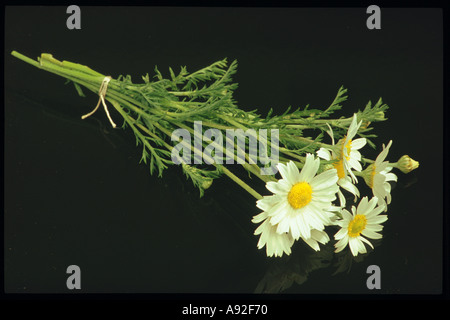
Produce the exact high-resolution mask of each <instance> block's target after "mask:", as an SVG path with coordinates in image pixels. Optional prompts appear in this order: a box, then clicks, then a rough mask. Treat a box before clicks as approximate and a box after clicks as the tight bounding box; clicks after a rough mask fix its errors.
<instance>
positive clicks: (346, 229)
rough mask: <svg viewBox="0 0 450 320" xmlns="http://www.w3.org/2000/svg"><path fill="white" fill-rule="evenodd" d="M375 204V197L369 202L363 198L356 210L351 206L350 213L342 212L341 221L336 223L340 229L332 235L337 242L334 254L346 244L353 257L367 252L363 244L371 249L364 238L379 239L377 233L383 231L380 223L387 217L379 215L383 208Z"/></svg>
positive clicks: (379, 235)
mask: <svg viewBox="0 0 450 320" xmlns="http://www.w3.org/2000/svg"><path fill="white" fill-rule="evenodd" d="M377 202H378V199H377V197H373V198H372V200H370V201H368V199H367V197H364V198H362V199H361V201H360V202H359V205H358V208H355V206H352V213H350V212H348V211H347V210H345V209H343V210H342V220H339V221H337V225H338V226H340V227H341V229H340V230H339V231H338V232H337V233H336V234H335V235H334V238H335V239H336V240H338V241H337V242H336V244H335V248H336V250H335V252H340V251H342V250H343V249H344V248H345V247H346V246H347V244H348V246H349V247H350V250H351V252H352V254H353V255H354V256H357V255H358V253H366V252H367V250H366V247H365V245H364V243H367V244H368V245H369V246H370V247H372V249H373V246H372V244H371V243H370V241H369V240H367V239H366V238H370V239H381V237H382V236H381V234H379V233H378V231H381V230H382V229H383V226H382V225H381V223H383V222H385V221H386V220H387V215H379V214H380V213H381V212H382V211H383V210H384V208H385V207H384V206H378V207H376V205H377ZM375 207H376V208H375Z"/></svg>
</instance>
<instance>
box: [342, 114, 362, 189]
mask: <svg viewBox="0 0 450 320" xmlns="http://www.w3.org/2000/svg"><path fill="white" fill-rule="evenodd" d="M361 124H362V120H361V121H360V122H358V123H357V120H356V113H355V114H353V119H352V123H351V124H350V127H349V128H348V131H347V135H346V136H345V138H343V139H341V140H340V142H338V144H339V143H342V149H341V158H340V159H341V160H342V162H343V164H344V166H345V167H346V169H347V170H348V173H349V174H350V176H351V177H352V180H353V182H357V181H358V180H357V179H356V177H355V175H354V174H353V172H352V170H351V169H353V170H355V171H361V170H362V166H361V163H359V162H360V161H361V153H360V152H359V151H358V150H359V149H361V148H362V147H364V146H365V145H366V142H367V141H366V138H358V139H355V140H353V138H354V137H355V135H356V133H358V130H359V127H361ZM341 141H342V142H341Z"/></svg>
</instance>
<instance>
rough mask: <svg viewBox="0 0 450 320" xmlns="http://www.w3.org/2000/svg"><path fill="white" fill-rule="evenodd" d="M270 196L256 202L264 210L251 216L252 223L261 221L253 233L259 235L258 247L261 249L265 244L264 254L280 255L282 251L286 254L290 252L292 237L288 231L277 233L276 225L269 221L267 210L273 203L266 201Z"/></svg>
mask: <svg viewBox="0 0 450 320" xmlns="http://www.w3.org/2000/svg"><path fill="white" fill-rule="evenodd" d="M268 199H270V197H266V198H263V199H261V200H259V201H258V202H257V206H258V208H260V209H262V210H264V211H263V212H262V213H260V214H258V215H256V216H254V217H253V220H252V222H253V223H260V222H261V221H264V222H263V223H261V225H260V226H259V227H258V228H257V229H256V230H255V235H259V234H260V235H261V236H260V237H259V241H258V244H257V246H258V249H262V248H263V247H264V246H266V254H267V256H268V257H272V256H275V257H281V256H282V255H283V253H286V254H287V255H290V254H291V247H292V245H293V244H294V238H292V236H291V235H290V234H289V233H282V234H280V233H277V232H276V230H277V225H272V224H271V223H270V221H269V220H270V218H269V214H268V213H267V210H269V209H270V208H271V207H272V206H273V204H272V202H271V201H268Z"/></svg>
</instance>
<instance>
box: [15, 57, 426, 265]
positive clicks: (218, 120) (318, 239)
mask: <svg viewBox="0 0 450 320" xmlns="http://www.w3.org/2000/svg"><path fill="white" fill-rule="evenodd" d="M11 54H12V55H13V56H14V57H16V58H18V59H20V60H22V61H24V62H27V63H29V64H31V65H33V66H35V67H37V68H40V69H43V70H45V71H49V72H52V73H54V74H57V75H59V76H61V77H63V78H66V79H67V81H68V82H72V83H73V85H74V87H75V89H76V90H77V92H78V94H80V95H81V96H85V94H84V91H83V89H87V90H90V91H92V92H94V93H95V94H98V96H99V97H98V102H97V105H96V107H95V108H94V109H93V110H92V111H91V112H89V113H87V114H85V115H83V116H82V119H86V118H88V117H89V116H91V115H92V114H93V113H94V112H96V111H97V110H98V108H99V107H100V104H101V105H102V106H103V108H104V111H105V113H106V116H107V118H108V120H109V122H110V123H111V125H112V126H113V127H116V126H117V125H116V122H115V121H114V120H113V118H114V117H116V116H117V114H118V115H120V117H121V120H122V125H121V127H122V128H123V129H128V130H130V131H131V132H133V133H134V135H135V136H136V144H137V145H140V146H141V147H142V159H141V161H143V162H144V163H145V164H148V166H149V168H150V173H151V174H153V173H155V172H158V175H159V176H160V177H161V176H162V175H163V172H164V170H165V169H166V168H167V167H168V166H169V165H179V166H180V167H181V169H182V171H183V173H184V174H185V175H186V177H187V178H188V179H190V180H191V181H192V183H193V184H194V185H195V186H196V187H197V188H198V189H199V192H200V197H201V196H203V194H204V192H205V191H206V190H207V189H208V188H210V187H211V185H212V182H213V180H214V179H217V178H219V177H221V176H223V175H226V176H228V177H229V178H231V179H232V180H233V181H234V182H236V184H238V185H239V186H240V187H242V188H243V189H244V190H246V191H247V192H248V193H249V194H250V195H251V196H252V197H254V198H255V199H256V206H257V207H258V208H259V209H260V210H262V212H261V213H259V214H258V215H256V216H254V217H253V219H252V222H253V223H255V224H259V225H258V226H257V227H256V230H255V235H259V236H260V237H259V241H258V243H257V247H258V248H259V249H262V248H264V247H265V248H266V253H267V256H276V257H281V256H282V255H283V254H287V255H289V254H290V253H291V247H292V245H293V244H294V242H295V241H297V240H300V239H302V240H303V241H304V242H305V243H307V244H308V245H309V246H310V247H312V248H313V249H314V250H316V251H319V250H320V244H325V243H327V242H329V241H330V237H329V236H328V233H327V232H326V230H325V228H326V227H330V226H335V227H337V228H338V231H337V232H336V233H335V234H334V240H335V241H336V242H335V251H336V252H339V251H342V250H343V249H344V248H346V247H347V246H348V247H349V248H350V250H351V253H352V254H353V255H354V256H356V255H358V253H365V252H367V248H366V244H367V245H369V246H372V244H371V242H370V241H369V239H380V238H381V237H382V235H381V233H380V231H381V230H382V228H383V225H382V224H383V223H384V222H385V221H386V220H387V218H388V215H387V214H386V212H387V210H388V206H389V204H390V203H391V184H390V182H392V181H397V176H396V174H395V173H393V172H392V171H393V169H394V168H395V169H398V170H400V171H402V172H403V173H408V172H410V171H412V170H414V169H416V168H417V167H418V166H419V163H418V162H417V161H415V160H413V159H411V158H410V157H409V156H407V155H405V156H402V157H401V158H400V159H399V160H398V161H397V162H389V161H387V160H386V159H387V156H388V152H389V149H390V148H391V146H392V141H389V142H388V143H387V145H384V144H383V145H382V151H381V152H380V153H379V155H378V156H377V157H376V159H368V158H366V157H364V156H363V155H362V154H361V152H362V149H363V148H364V147H365V146H366V145H369V146H370V147H372V148H375V147H376V146H375V144H374V142H373V141H372V138H375V137H376V135H375V134H374V133H373V132H371V131H372V129H373V127H371V124H372V123H374V122H378V121H384V120H386V118H385V112H386V110H387V108H388V106H387V105H386V104H384V103H383V101H382V100H381V99H379V100H378V102H377V103H376V104H374V105H372V103H371V102H369V103H368V104H367V105H366V106H365V108H364V109H363V110H360V111H358V112H357V113H355V114H353V115H351V116H349V117H340V118H334V119H333V118H331V116H332V114H333V113H334V112H335V111H337V110H340V109H341V108H342V103H343V102H344V101H345V100H346V99H347V95H346V94H347V90H346V89H344V88H342V87H341V88H340V89H339V90H338V93H337V95H336V97H335V98H334V100H333V101H332V103H331V104H330V106H328V107H327V108H324V110H318V109H310V108H309V106H306V107H304V108H298V109H296V110H291V108H288V109H287V110H286V111H285V112H284V113H282V114H280V115H274V114H273V110H272V109H271V110H270V112H269V113H268V114H267V115H266V116H263V115H261V114H259V113H258V112H257V110H252V111H246V110H244V109H241V108H239V107H238V106H237V103H236V101H235V100H234V99H233V92H234V90H235V89H236V88H237V84H236V83H234V82H233V81H232V75H233V74H235V73H236V71H237V62H236V61H233V62H232V63H231V64H229V63H228V61H227V60H226V59H224V60H221V61H217V62H215V63H213V64H211V65H209V66H207V67H205V68H203V69H200V70H198V71H196V72H193V73H189V72H188V71H187V68H186V67H181V69H180V71H179V72H178V74H176V73H175V72H174V71H173V70H172V69H171V68H169V77H167V78H165V77H163V75H162V74H161V72H160V71H159V70H158V68H157V67H155V75H154V76H153V77H152V78H150V76H149V75H148V74H146V75H145V76H143V77H142V83H133V82H132V79H131V77H130V76H120V77H118V78H117V79H113V78H112V77H110V76H105V75H103V74H101V73H99V72H97V71H94V70H92V69H91V68H89V67H87V66H85V65H81V64H77V63H72V62H68V61H59V60H57V59H55V58H54V57H53V56H52V55H51V54H45V53H44V54H42V55H41V56H40V57H39V58H38V59H37V60H33V59H30V58H28V57H26V56H24V55H22V54H20V53H18V52H16V51H13V52H12V53H11ZM111 106H112V109H113V110H114V111H115V112H116V113H117V114H112V112H111V110H110V109H109V108H110V107H111ZM269 150H270V152H269ZM236 164H237V165H241V166H242V167H243V168H244V169H245V172H246V173H248V174H249V175H251V176H255V177H256V178H257V179H256V180H252V181H259V180H261V181H262V182H263V183H264V184H265V185H266V188H267V190H268V193H269V194H268V195H261V194H260V193H258V192H257V191H256V190H255V189H254V187H252V186H250V185H249V184H248V183H246V182H244V181H243V180H242V179H241V178H240V177H238V175H237V174H235V173H233V170H230V166H231V165H236ZM358 178H359V179H358ZM361 180H363V181H364V182H365V184H366V185H367V186H368V187H369V188H370V190H371V191H372V194H370V195H365V196H362V195H361V193H360V189H358V183H360V181H361ZM346 195H347V196H348V195H350V196H351V198H352V199H353V205H352V206H351V209H350V210H347V209H346V207H347V206H348V199H347V197H346ZM358 199H359V202H358Z"/></svg>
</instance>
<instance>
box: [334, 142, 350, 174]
mask: <svg viewBox="0 0 450 320" xmlns="http://www.w3.org/2000/svg"><path fill="white" fill-rule="evenodd" d="M344 141H345V138H344V139H342V140H340V143H341V144H342V148H341V154H340V159H339V161H337V162H335V163H334V164H333V167H334V168H335V169H336V171H337V175H338V178H339V179H342V178H345V170H344V148H347V156H346V157H345V159H346V160H350V151H351V150H352V139H350V140H349V141H348V142H347V144H346V145H344Z"/></svg>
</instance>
